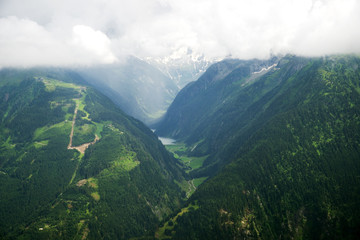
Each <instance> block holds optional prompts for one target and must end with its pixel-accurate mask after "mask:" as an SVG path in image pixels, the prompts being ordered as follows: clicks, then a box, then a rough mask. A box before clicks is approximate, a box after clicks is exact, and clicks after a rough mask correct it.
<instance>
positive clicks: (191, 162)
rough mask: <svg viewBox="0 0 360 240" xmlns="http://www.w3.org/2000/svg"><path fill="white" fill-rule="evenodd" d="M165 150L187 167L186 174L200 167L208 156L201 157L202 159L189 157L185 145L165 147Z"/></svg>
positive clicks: (178, 144) (177, 144)
mask: <svg viewBox="0 0 360 240" xmlns="http://www.w3.org/2000/svg"><path fill="white" fill-rule="evenodd" d="M165 147H166V149H167V150H168V151H169V152H171V153H173V154H174V157H175V158H177V159H180V160H181V161H182V162H183V163H185V165H186V166H187V167H188V168H187V170H186V171H187V172H190V171H192V170H195V169H198V168H200V167H202V165H203V163H204V161H205V159H206V158H207V157H208V156H202V157H191V156H188V155H187V153H188V150H189V149H188V148H187V147H186V145H185V143H176V144H174V145H166V146H165Z"/></svg>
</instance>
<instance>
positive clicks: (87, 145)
mask: <svg viewBox="0 0 360 240" xmlns="http://www.w3.org/2000/svg"><path fill="white" fill-rule="evenodd" d="M78 108H79V104H78V103H76V107H75V110H74V117H73V120H72V127H71V132H70V140H69V145H68V147H67V149H76V150H78V151H79V152H80V153H82V154H84V153H85V150H86V149H87V148H88V147H89V146H90V145H92V144H94V143H96V142H97V141H98V140H99V137H98V136H97V135H96V134H95V139H94V141H92V142H89V143H84V144H82V145H80V146H72V140H73V136H74V128H75V122H76V116H77V112H78Z"/></svg>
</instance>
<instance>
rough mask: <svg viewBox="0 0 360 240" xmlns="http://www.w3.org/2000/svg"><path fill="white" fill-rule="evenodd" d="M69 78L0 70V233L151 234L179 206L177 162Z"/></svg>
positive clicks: (141, 127) (99, 236)
mask: <svg viewBox="0 0 360 240" xmlns="http://www.w3.org/2000/svg"><path fill="white" fill-rule="evenodd" d="M82 82H84V81H83V80H82V79H81V77H79V76H78V75H77V74H75V73H72V72H70V71H65V70H56V69H31V70H14V69H4V70H2V71H0V117H1V122H0V196H1V198H0V216H1V218H0V238H1V239H129V238H131V237H139V236H147V235H149V236H151V235H153V233H154V232H153V231H154V230H155V228H156V227H157V225H158V223H159V221H161V220H162V219H163V218H164V217H166V216H167V215H169V214H170V213H171V212H172V211H173V210H174V209H177V208H179V207H180V204H181V194H182V193H181V190H180V188H179V187H178V185H177V184H175V181H177V182H182V181H183V176H182V172H181V171H180V170H179V168H178V167H177V165H176V164H177V160H176V159H174V158H173V157H171V156H170V155H169V153H168V152H167V151H166V150H165V148H164V147H163V145H161V143H160V142H159V141H158V139H157V137H156V136H155V135H154V134H153V133H152V132H151V130H149V129H148V128H147V127H146V126H145V125H143V124H142V123H141V122H139V121H137V120H135V119H133V118H131V117H128V116H126V115H125V114H124V113H123V112H122V111H121V110H119V109H118V108H117V107H116V106H115V105H114V104H113V103H112V102H111V101H110V100H109V99H108V98H106V97H104V96H103V95H101V94H99V93H98V92H97V91H95V90H94V89H92V88H91V87H89V86H86V85H84V84H82Z"/></svg>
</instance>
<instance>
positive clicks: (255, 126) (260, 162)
mask: <svg viewBox="0 0 360 240" xmlns="http://www.w3.org/2000/svg"><path fill="white" fill-rule="evenodd" d="M249 63H250V64H252V63H251V62H249ZM359 67H360V58H359V57H357V56H331V57H324V58H316V59H309V58H299V57H294V56H288V57H285V58H283V59H281V60H280V61H279V63H278V64H277V65H276V66H274V67H272V68H269V69H268V70H264V71H263V73H264V74H263V75H261V76H258V77H254V75H255V74H251V71H248V74H246V73H245V74H243V73H244V71H242V70H241V68H235V69H234V70H233V71H232V72H231V73H229V74H227V75H226V76H224V77H223V78H222V79H221V80H218V81H217V82H218V83H215V84H214V87H213V88H214V90H213V92H216V91H215V89H217V90H218V91H220V93H215V96H216V97H217V96H222V98H219V99H217V100H216V101H215V100H214V103H212V102H209V101H204V100H202V103H203V104H202V105H201V104H200V103H199V102H201V101H200V100H199V99H206V95H207V94H208V91H212V88H211V87H208V88H203V90H202V91H200V92H198V94H193V95H192V96H191V94H190V93H191V92H194V91H195V89H196V88H195V87H193V86H195V84H193V86H191V85H190V86H189V87H188V88H187V89H185V90H184V92H182V93H180V94H179V96H184V95H185V94H190V95H189V96H190V97H188V100H187V101H188V102H186V103H184V104H183V105H181V104H180V103H178V105H177V109H178V111H180V112H181V113H182V115H185V114H186V116H188V114H191V115H190V116H191V117H192V118H193V119H194V122H191V120H184V121H183V122H182V119H183V118H182V117H181V116H182V115H180V120H179V121H178V122H173V123H174V125H173V127H172V128H170V127H169V126H171V124H168V123H166V124H167V125H164V126H166V128H165V127H164V126H161V127H163V128H161V127H160V128H159V129H162V130H161V131H163V133H164V134H165V135H168V136H174V137H177V136H179V137H180V138H181V139H183V140H185V141H186V142H187V143H188V144H189V153H190V154H194V155H203V154H208V155H209V157H208V158H207V159H206V160H205V161H204V164H203V166H202V167H201V168H199V169H197V170H195V171H193V172H191V173H192V174H193V176H197V177H199V176H209V175H210V176H214V177H213V178H211V179H210V180H208V181H206V182H205V183H204V184H203V185H201V186H200V187H199V188H198V190H197V191H196V192H195V193H194V195H192V197H191V198H190V200H189V201H188V205H187V207H185V208H183V210H182V212H181V214H178V215H176V214H175V215H174V217H173V218H171V219H170V221H169V222H171V224H169V222H167V223H166V224H165V226H166V228H167V232H166V230H165V233H167V234H166V235H168V237H172V238H174V239H251V238H255V239H292V238H295V239H357V237H358V236H359V234H360V221H359V219H358V217H357V216H359V215H360V212H359V209H358V207H357V206H358V205H359V204H360V187H359V186H360V178H359V176H360V161H359V159H360V135H359V133H360V68H359ZM210 69H211V68H210ZM216 72H217V71H215V73H216ZM257 72H258V71H257ZM249 73H250V74H249ZM256 74H258V73H256ZM212 75H214V74H212ZM201 81H202V79H199V81H198V82H197V84H198V85H199V86H204V84H203V85H201V84H200V83H201ZM221 83H224V84H225V83H227V86H225V87H221ZM225 85H226V84H225ZM224 89H225V90H226V91H224ZM225 93H226V94H225ZM175 102H177V100H175V101H174V104H175ZM191 103H194V104H199V105H198V106H197V108H195V109H197V110H196V111H195V110H194V111H189V112H186V111H185V110H184V109H185V107H184V108H182V106H189V105H190V104H191ZM208 104H210V105H211V106H215V108H213V109H212V110H213V111H204V110H203V109H204V108H208V106H207V105H208ZM171 108H173V106H172V107H171ZM173 111H174V112H176V110H174V109H173ZM198 112H200V113H199V114H198ZM169 114H171V112H170V110H169ZM200 114H202V115H203V116H202V118H198V117H199V115H200ZM186 116H185V118H186ZM167 119H170V116H168V117H167ZM186 121H188V123H187V122H186ZM179 124H184V125H185V127H188V129H190V130H188V132H182V129H184V128H183V127H182V126H180V127H179ZM190 125H192V126H190ZM165 129H168V130H165ZM179 129H180V130H179ZM159 132H160V131H159ZM191 150H192V151H191ZM170 226H171V227H170Z"/></svg>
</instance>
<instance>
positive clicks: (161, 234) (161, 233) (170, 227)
mask: <svg viewBox="0 0 360 240" xmlns="http://www.w3.org/2000/svg"><path fill="white" fill-rule="evenodd" d="M198 208H199V206H198V205H197V203H196V202H195V204H192V203H190V204H189V205H188V206H187V207H184V208H182V209H181V210H180V212H179V213H178V214H176V216H175V217H173V218H171V219H170V220H169V221H167V222H165V223H164V226H162V227H160V228H159V229H158V230H157V231H156V233H155V238H156V239H168V238H169V236H168V235H166V234H165V230H167V231H171V232H172V233H173V232H174V227H175V225H176V224H177V222H176V221H177V218H178V217H179V216H182V215H183V214H184V213H186V212H189V211H191V210H197V209H198Z"/></svg>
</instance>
